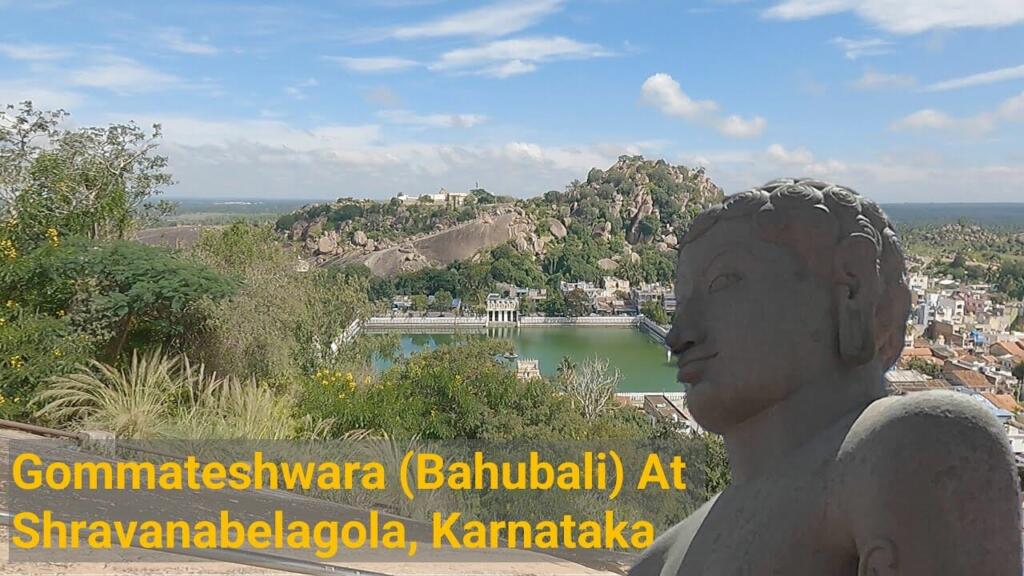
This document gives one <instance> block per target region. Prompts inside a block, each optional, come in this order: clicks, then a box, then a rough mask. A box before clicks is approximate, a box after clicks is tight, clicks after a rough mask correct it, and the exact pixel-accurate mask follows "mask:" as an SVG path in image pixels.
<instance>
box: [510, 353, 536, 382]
mask: <svg viewBox="0 0 1024 576" xmlns="http://www.w3.org/2000/svg"><path fill="white" fill-rule="evenodd" d="M540 377H541V373H540V360H536V359H533V358H519V359H518V360H516V378H518V379H520V380H532V379H534V378H540Z"/></svg>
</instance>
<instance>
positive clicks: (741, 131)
mask: <svg viewBox="0 0 1024 576" xmlns="http://www.w3.org/2000/svg"><path fill="white" fill-rule="evenodd" d="M640 101H641V102H643V103H644V104H647V105H648V106H652V107H654V108H656V109H657V110H658V111H660V112H661V113H662V114H665V115H666V116H675V117H677V118H684V119H686V120H691V121H699V122H704V123H707V124H710V125H712V126H714V127H715V129H716V130H718V131H719V132H720V133H721V134H722V135H724V136H728V137H730V138H754V137H756V136H759V135H760V134H761V132H763V131H764V128H765V126H767V124H768V122H767V121H766V120H765V119H764V118H762V117H760V116H754V117H752V118H749V119H745V118H742V117H740V116H737V115H735V114H733V115H729V116H726V117H724V118H722V117H719V116H718V115H717V112H718V103H717V102H715V101H714V100H694V99H693V98H690V96H689V95H687V94H686V92H683V89H682V87H681V86H680V85H679V82H676V80H675V79H674V78H672V77H671V76H669V75H668V74H664V73H658V74H654V75H652V76H650V77H648V78H647V80H645V81H644V83H643V85H642V86H641V87H640Z"/></svg>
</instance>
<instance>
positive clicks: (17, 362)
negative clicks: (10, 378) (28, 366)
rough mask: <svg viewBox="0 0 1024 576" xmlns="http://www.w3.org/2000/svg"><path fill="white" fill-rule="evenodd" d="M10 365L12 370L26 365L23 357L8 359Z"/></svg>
mask: <svg viewBox="0 0 1024 576" xmlns="http://www.w3.org/2000/svg"><path fill="white" fill-rule="evenodd" d="M8 364H10V365H11V368H21V367H22V366H24V365H25V361H24V360H22V358H21V356H11V357H10V358H9V359H8Z"/></svg>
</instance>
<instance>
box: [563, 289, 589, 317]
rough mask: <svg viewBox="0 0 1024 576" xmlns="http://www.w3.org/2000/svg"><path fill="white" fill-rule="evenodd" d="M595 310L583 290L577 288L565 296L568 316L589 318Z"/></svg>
mask: <svg viewBox="0 0 1024 576" xmlns="http://www.w3.org/2000/svg"><path fill="white" fill-rule="evenodd" d="M593 309H594V307H593V306H591V304H590V298H589V297H588V296H587V293H586V292H584V291H583V290H580V289H579V288H576V289H575V290H572V291H571V292H569V293H568V294H566V295H565V314H566V316H577V317H578V316H589V315H590V313H591V312H592V311H593Z"/></svg>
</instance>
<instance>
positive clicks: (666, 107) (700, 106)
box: [640, 73, 718, 120]
mask: <svg viewBox="0 0 1024 576" xmlns="http://www.w3.org/2000/svg"><path fill="white" fill-rule="evenodd" d="M640 95H641V98H642V99H643V102H644V103H645V104H648V105H650V106H654V107H655V108H657V109H658V110H660V111H661V113H663V114H666V115H668V116H678V117H680V118H686V119H688V120H696V119H697V118H699V117H701V116H704V115H705V114H707V113H709V112H715V111H717V110H718V104H716V103H715V102H714V101H713V100H694V99H692V98H690V97H689V96H688V95H687V94H686V93H685V92H683V89H682V87H680V86H679V82H676V81H675V79H673V78H672V77H671V76H669V75H668V74H664V73H658V74H655V75H653V76H650V77H648V78H647V80H644V83H643V85H642V86H641V87H640Z"/></svg>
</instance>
